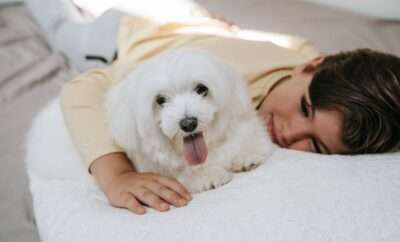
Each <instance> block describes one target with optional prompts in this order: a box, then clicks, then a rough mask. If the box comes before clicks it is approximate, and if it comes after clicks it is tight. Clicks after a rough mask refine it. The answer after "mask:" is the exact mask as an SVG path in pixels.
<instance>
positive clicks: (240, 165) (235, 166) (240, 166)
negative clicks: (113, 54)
mask: <svg viewBox="0 0 400 242" xmlns="http://www.w3.org/2000/svg"><path fill="white" fill-rule="evenodd" d="M263 162H264V159H247V160H240V161H233V162H231V163H230V164H228V166H227V167H226V169H227V170H228V171H231V172H244V171H250V170H253V169H255V168H257V167H258V166H260V165H261V164H262V163H263Z"/></svg>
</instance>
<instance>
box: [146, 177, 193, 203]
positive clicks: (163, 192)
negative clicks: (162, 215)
mask: <svg viewBox="0 0 400 242" xmlns="http://www.w3.org/2000/svg"><path fill="white" fill-rule="evenodd" d="M146 188H148V189H149V190H151V191H152V192H154V193H155V194H157V195H158V196H160V197H161V198H162V199H164V200H165V201H167V202H168V203H170V204H172V205H174V206H175V207H182V206H185V205H186V204H187V201H186V199H185V198H183V197H181V196H180V195H179V194H178V193H177V192H175V191H173V190H170V189H169V188H168V187H166V186H164V185H162V184H160V183H156V182H153V183H149V184H147V185H146Z"/></svg>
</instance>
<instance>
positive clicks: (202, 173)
mask: <svg viewBox="0 0 400 242" xmlns="http://www.w3.org/2000/svg"><path fill="white" fill-rule="evenodd" d="M232 178H233V174H232V173H230V172H228V171H226V170H225V169H224V168H223V167H217V166H212V167H202V168H199V169H193V170H192V169H190V170H189V169H188V170H186V171H184V172H183V173H182V174H181V175H180V176H179V177H178V180H179V181H180V182H181V183H182V184H183V185H184V186H185V187H186V188H187V189H188V190H189V191H190V192H192V193H197V192H201V191H206V190H210V189H214V188H217V187H220V186H222V185H224V184H226V183H228V182H230V181H231V180H232Z"/></svg>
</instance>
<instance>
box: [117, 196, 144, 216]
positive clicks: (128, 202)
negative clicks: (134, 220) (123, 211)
mask: <svg viewBox="0 0 400 242" xmlns="http://www.w3.org/2000/svg"><path fill="white" fill-rule="evenodd" d="M117 205H118V206H120V207H124V208H127V209H128V210H129V211H131V212H133V213H136V214H144V213H146V209H145V208H144V207H143V206H142V205H141V204H140V203H139V202H138V201H137V200H136V198H135V197H134V195H133V194H131V193H127V192H125V193H122V194H121V197H120V199H119V204H117Z"/></svg>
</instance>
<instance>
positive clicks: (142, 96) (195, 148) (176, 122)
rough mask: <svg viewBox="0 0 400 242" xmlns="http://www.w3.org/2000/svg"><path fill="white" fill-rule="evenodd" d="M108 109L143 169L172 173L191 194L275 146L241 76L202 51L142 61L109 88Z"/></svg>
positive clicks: (120, 140)
mask: <svg viewBox="0 0 400 242" xmlns="http://www.w3.org/2000/svg"><path fill="white" fill-rule="evenodd" d="M106 108H107V115H108V120H109V125H110V127H111V131H112V135H113V137H114V139H115V142H116V143H117V144H119V145H120V146H121V147H122V148H123V149H124V150H125V151H126V153H127V155H128V157H129V158H130V159H131V160H132V161H133V162H134V165H135V166H136V168H137V169H138V170H139V171H151V172H158V173H160V174H163V175H168V176H174V177H176V178H177V179H178V180H179V181H180V182H182V183H183V184H184V185H185V186H186V187H187V188H188V189H189V190H190V191H191V192H200V191H203V190H207V189H211V188H215V187H218V186H221V185H223V184H225V183H227V182H229V181H230V180H231V179H232V177H233V174H232V172H239V171H246V170H249V169H251V168H254V167H256V166H258V165H259V164H261V163H262V162H263V161H265V160H266V159H267V158H268V156H269V155H270V154H271V151H272V148H273V144H272V142H271V140H270V139H269V137H268V135H267V132H266V130H265V128H264V125H263V122H262V121H261V119H260V118H259V117H258V116H257V113H256V111H255V110H253V109H252V107H251V103H250V97H249V95H248V93H247V89H246V86H245V84H244V81H243V80H242V79H241V78H240V75H239V74H238V73H236V72H235V71H234V70H233V68H231V67H230V66H228V65H227V64H225V63H223V61H222V60H220V59H218V58H217V57H216V56H214V55H211V54H210V53H208V52H206V51H204V50H200V49H192V48H181V49H175V50H172V51H168V52H166V53H163V54H161V55H159V56H157V57H154V58H152V59H150V60H148V61H145V62H143V63H142V64H140V65H138V66H137V67H136V68H135V70H134V71H132V72H131V73H130V74H128V76H127V77H126V78H125V79H124V80H121V81H120V82H119V83H117V84H116V85H115V86H114V87H113V88H112V89H111V90H110V92H109V93H108V96H107V102H106Z"/></svg>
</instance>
